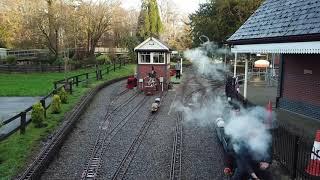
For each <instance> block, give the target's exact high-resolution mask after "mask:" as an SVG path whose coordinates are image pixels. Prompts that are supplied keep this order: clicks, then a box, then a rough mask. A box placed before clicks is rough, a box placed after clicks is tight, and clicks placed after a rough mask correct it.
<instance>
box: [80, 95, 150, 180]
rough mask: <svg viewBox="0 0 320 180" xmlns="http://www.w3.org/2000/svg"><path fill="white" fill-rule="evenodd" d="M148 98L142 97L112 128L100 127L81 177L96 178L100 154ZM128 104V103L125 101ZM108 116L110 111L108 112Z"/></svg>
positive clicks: (100, 158) (99, 164) (99, 166)
mask: <svg viewBox="0 0 320 180" xmlns="http://www.w3.org/2000/svg"><path fill="white" fill-rule="evenodd" d="M148 99H149V98H147V97H144V98H143V99H142V100H141V101H140V102H139V103H138V105H137V106H136V107H134V108H133V109H131V110H130V112H129V113H128V114H127V115H126V116H125V117H124V118H122V120H121V121H120V122H119V123H117V124H116V126H115V127H114V128H112V129H111V130H110V132H108V131H107V129H101V131H100V133H99V135H98V138H97V140H96V142H95V145H94V147H93V148H92V149H91V152H92V153H91V155H90V158H89V161H88V162H87V163H86V166H85V168H84V170H83V172H82V175H81V179H83V180H84V179H96V178H97V176H98V172H99V169H100V168H101V163H102V161H101V160H102V156H103V154H104V152H105V148H106V147H107V146H108V145H109V144H110V142H111V140H112V138H113V137H114V136H115V135H116V134H117V133H118V131H119V130H120V129H121V128H122V127H123V126H124V125H125V124H126V123H127V122H128V120H129V119H131V117H132V116H133V115H134V114H135V113H136V112H137V111H138V110H139V109H140V107H141V106H142V105H143V104H145V102H146V101H147V100H148ZM126 104H128V103H126ZM126 104H122V105H120V106H118V107H123V106H125V105H126ZM116 109H117V108H116ZM109 114H110V116H111V114H112V113H109ZM110 116H108V117H110Z"/></svg>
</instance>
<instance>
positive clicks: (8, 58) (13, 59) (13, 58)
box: [6, 56, 17, 64]
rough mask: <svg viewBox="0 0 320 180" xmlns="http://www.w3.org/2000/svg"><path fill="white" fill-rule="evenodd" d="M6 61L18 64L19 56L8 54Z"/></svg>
mask: <svg viewBox="0 0 320 180" xmlns="http://www.w3.org/2000/svg"><path fill="white" fill-rule="evenodd" d="M6 61H7V63H8V64H16V63H17V58H16V57H15V56H7V58H6Z"/></svg>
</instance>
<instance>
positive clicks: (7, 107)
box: [0, 97, 51, 137]
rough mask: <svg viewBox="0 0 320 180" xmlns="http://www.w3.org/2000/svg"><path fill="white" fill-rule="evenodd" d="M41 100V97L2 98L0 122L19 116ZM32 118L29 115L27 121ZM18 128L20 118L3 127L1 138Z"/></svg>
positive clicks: (0, 133) (0, 99)
mask: <svg viewBox="0 0 320 180" xmlns="http://www.w3.org/2000/svg"><path fill="white" fill-rule="evenodd" d="M40 99H41V97H0V122H2V121H5V120H7V119H9V118H11V117H13V116H15V115H17V114H19V113H20V112H21V111H23V110H25V109H27V108H28V107H30V106H32V105H33V104H34V103H36V102H38V101H39V100H40ZM50 101H51V99H48V100H47V102H46V103H49V102H50ZM30 118H31V115H30V113H28V114H27V121H29V120H30ZM18 126H20V118H18V119H16V120H14V121H12V122H10V123H9V124H6V125H4V126H3V127H1V129H0V137H1V136H4V135H6V134H9V133H10V132H12V131H13V130H14V129H16V128H17V127H18Z"/></svg>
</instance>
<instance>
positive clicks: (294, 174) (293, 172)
mask: <svg viewBox="0 0 320 180" xmlns="http://www.w3.org/2000/svg"><path fill="white" fill-rule="evenodd" d="M298 148H299V136H296V135H295V136H294V154H293V155H294V156H293V158H294V159H293V171H292V174H291V179H295V178H296V177H297V166H298V151H299V149H298Z"/></svg>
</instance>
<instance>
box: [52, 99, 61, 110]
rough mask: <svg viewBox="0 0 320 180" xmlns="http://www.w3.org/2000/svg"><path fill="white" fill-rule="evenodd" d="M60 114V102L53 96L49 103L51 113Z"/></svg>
mask: <svg viewBox="0 0 320 180" xmlns="http://www.w3.org/2000/svg"><path fill="white" fill-rule="evenodd" d="M60 112H61V100H60V97H59V96H58V95H54V96H53V99H52V103H51V113H52V114H59V113H60Z"/></svg>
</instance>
